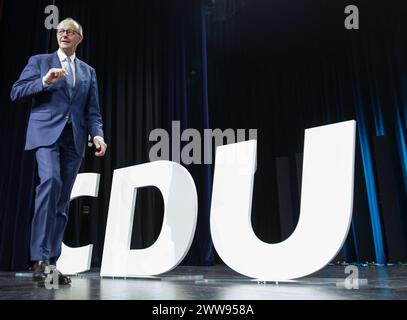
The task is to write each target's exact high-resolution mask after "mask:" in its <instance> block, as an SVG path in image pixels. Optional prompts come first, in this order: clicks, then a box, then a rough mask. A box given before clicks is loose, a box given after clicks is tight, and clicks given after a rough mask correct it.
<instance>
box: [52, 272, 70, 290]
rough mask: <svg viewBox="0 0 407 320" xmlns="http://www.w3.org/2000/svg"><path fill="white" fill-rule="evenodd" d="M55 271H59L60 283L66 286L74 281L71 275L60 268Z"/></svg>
mask: <svg viewBox="0 0 407 320" xmlns="http://www.w3.org/2000/svg"><path fill="white" fill-rule="evenodd" d="M53 272H58V281H59V284H60V285H62V286H65V285H68V284H70V283H71V282H72V280H71V278H70V277H68V276H67V275H65V274H63V273H61V272H60V271H59V270H54V271H53Z"/></svg>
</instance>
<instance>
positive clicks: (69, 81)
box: [66, 57, 75, 98]
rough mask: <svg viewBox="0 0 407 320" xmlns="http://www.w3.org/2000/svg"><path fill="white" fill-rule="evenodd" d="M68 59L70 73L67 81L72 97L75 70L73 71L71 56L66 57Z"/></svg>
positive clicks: (70, 96)
mask: <svg viewBox="0 0 407 320" xmlns="http://www.w3.org/2000/svg"><path fill="white" fill-rule="evenodd" d="M66 61H67V64H68V66H67V71H68V74H67V75H66V82H67V84H68V93H69V98H72V95H73V90H74V87H75V86H74V81H73V71H72V67H71V58H69V57H66Z"/></svg>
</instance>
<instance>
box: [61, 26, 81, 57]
mask: <svg viewBox="0 0 407 320" xmlns="http://www.w3.org/2000/svg"><path fill="white" fill-rule="evenodd" d="M64 30H65V32H62V31H64ZM82 39H83V37H82V36H81V35H80V33H79V30H78V28H77V27H76V25H75V24H74V23H72V22H66V23H62V24H61V25H59V26H58V30H57V40H58V45H59V47H60V48H61V49H62V50H68V51H71V52H75V50H76V47H77V46H78V44H80V43H81V42H82Z"/></svg>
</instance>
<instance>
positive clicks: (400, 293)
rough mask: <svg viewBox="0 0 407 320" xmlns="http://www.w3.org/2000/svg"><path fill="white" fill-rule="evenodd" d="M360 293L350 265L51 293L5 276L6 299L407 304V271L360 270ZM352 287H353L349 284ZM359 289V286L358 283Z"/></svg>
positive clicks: (199, 272)
mask: <svg viewBox="0 0 407 320" xmlns="http://www.w3.org/2000/svg"><path fill="white" fill-rule="evenodd" d="M358 270H359V282H357V283H358V284H359V288H358V289H356V288H354V289H347V288H346V287H347V286H345V279H346V277H347V276H349V274H346V273H345V266H337V265H334V266H333V265H330V266H327V267H326V268H324V269H323V270H321V271H319V272H317V273H315V274H313V275H311V276H308V277H305V278H302V279H299V280H297V281H293V282H284V283H281V282H280V283H274V282H267V283H258V282H257V281H255V280H252V279H249V278H247V277H244V276H242V275H239V274H237V273H236V272H234V271H233V270H231V269H229V268H228V267H226V266H225V265H217V266H213V267H186V266H180V267H177V268H176V269H174V270H172V271H171V272H168V273H166V274H163V275H161V276H159V277H152V278H150V279H146V278H138V279H134V278H127V279H123V278H114V279H112V278H100V276H99V270H97V269H96V270H92V271H91V272H87V273H84V274H80V275H77V276H73V277H72V285H71V286H70V287H68V288H66V287H63V288H62V287H60V288H59V289H46V288H44V287H38V286H37V285H35V284H34V283H33V282H32V281H31V278H30V276H31V274H30V273H28V272H21V273H19V272H18V273H16V272H0V299H2V300H6V299H25V300H32V299H35V300H99V299H102V300H105V299H108V300H116V299H120V300H178V299H181V300H282V299H284V300H298V299H301V300H303V299H305V300H309V299H317V300H337V299H344V300H349V299H352V300H359V299H364V300H366V299H369V300H370V299H397V300H398V299H407V266H404V265H402V266H392V267H389V266H368V267H358ZM348 284H349V282H348ZM353 284H356V282H353Z"/></svg>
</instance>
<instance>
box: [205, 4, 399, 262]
mask: <svg viewBox="0 0 407 320" xmlns="http://www.w3.org/2000/svg"><path fill="white" fill-rule="evenodd" d="M349 4H354V5H357V6H358V8H359V17H360V29H359V30H346V29H345V27H344V20H345V18H346V15H345V14H344V9H345V7H346V6H347V5H349ZM383 6H384V7H385V10H384V9H383ZM207 11H208V68H209V81H208V83H209V101H210V116H211V117H210V121H211V125H212V127H220V128H229V127H230V128H257V129H258V170H257V172H256V178H255V186H254V195H253V197H254V200H253V210H252V224H253V228H254V230H255V233H256V234H257V235H258V236H259V238H261V239H262V240H264V241H266V242H270V243H275V242H279V241H281V240H283V239H284V238H286V237H287V236H288V235H287V234H284V232H283V229H284V227H286V226H284V219H283V218H284V215H293V219H294V221H296V220H298V212H299V199H300V190H299V191H298V189H299V188H298V184H297V181H294V182H290V183H291V191H290V192H289V194H287V196H286V199H290V201H291V199H293V200H292V202H293V203H294V205H293V209H292V210H291V211H292V212H285V211H281V210H280V207H281V202H283V201H286V200H285V199H284V198H283V197H280V198H279V194H281V192H282V191H281V190H280V189H279V188H280V185H279V183H278V177H279V176H281V175H282V174H285V176H286V177H287V179H288V178H289V177H292V176H293V177H294V179H293V180H300V177H301V169H300V168H301V166H299V165H298V159H301V153H302V148H303V137H304V129H306V128H310V127H314V126H320V125H325V124H329V123H333V122H339V121H345V120H350V119H355V120H357V123H358V127H357V130H358V131H357V139H358V140H357V154H356V174H355V194H354V211H353V223H352V226H351V230H350V233H349V237H348V239H347V241H346V244H345V245H344V247H343V250H342V251H341V253H340V254H339V255H338V257H337V258H336V259H335V260H336V261H339V262H361V263H365V262H375V263H378V264H384V263H396V262H403V261H406V260H407V246H406V245H407V242H406V234H407V224H406V216H407V214H406V200H407V198H406V190H407V189H406V182H405V181H406V164H407V162H406V160H407V158H406V155H407V153H406V89H407V82H406V76H407V70H406V57H407V47H406V44H407V43H406V30H407V25H406V22H405V21H406V20H405V19H404V17H405V15H406V13H407V4H406V3H405V2H403V1H396V0H394V1H388V2H386V4H384V3H383V2H382V1H374V0H371V1H363V0H360V1H352V3H349V2H348V1H322V0H321V1H318V0H317V1H311V0H302V1H295V0H276V1H267V0H255V1H244V0H218V1H215V2H214V3H213V2H212V3H208V5H207ZM282 159H283V161H287V168H289V169H287V172H284V173H281V172H279V171H278V170H280V169H279V168H280V167H278V163H280V162H281V161H282ZM279 161H280V162H279ZM296 162H297V163H296ZM270 182H271V183H270ZM279 191H280V193H279ZM287 201H288V200H287ZM295 224H296V223H294V224H293V225H291V226H289V227H290V228H291V232H292V231H293V230H294V228H295ZM321 241H323V240H321ZM299 263H300V262H299Z"/></svg>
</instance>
